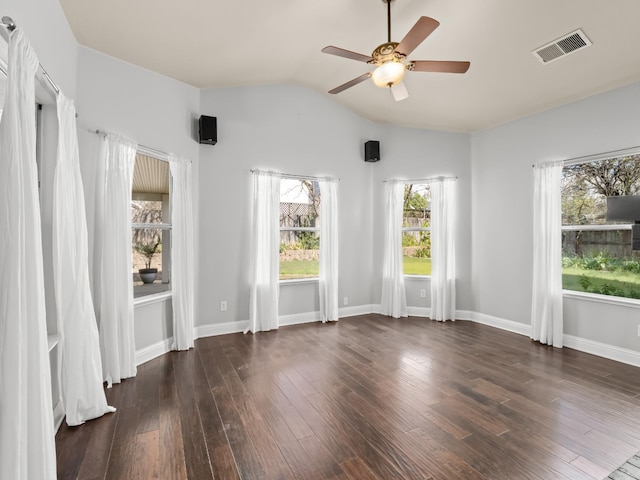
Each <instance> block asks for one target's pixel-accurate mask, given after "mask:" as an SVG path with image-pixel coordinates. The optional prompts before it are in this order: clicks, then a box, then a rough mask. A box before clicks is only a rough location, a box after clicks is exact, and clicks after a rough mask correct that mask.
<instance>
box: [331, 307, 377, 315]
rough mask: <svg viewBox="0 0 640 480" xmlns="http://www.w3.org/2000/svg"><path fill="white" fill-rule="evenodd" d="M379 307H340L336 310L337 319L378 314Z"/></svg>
mask: <svg viewBox="0 0 640 480" xmlns="http://www.w3.org/2000/svg"><path fill="white" fill-rule="evenodd" d="M379 312H380V305H358V306H354V307H342V308H339V309H338V317H339V318H344V317H355V316H356V315H367V314H369V313H379Z"/></svg>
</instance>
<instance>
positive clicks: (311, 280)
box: [278, 277, 320, 287]
mask: <svg viewBox="0 0 640 480" xmlns="http://www.w3.org/2000/svg"><path fill="white" fill-rule="evenodd" d="M319 281H320V277H305V278H289V279H286V280H278V283H279V284H280V286H281V287H282V286H285V285H300V284H305V283H318V282H319Z"/></svg>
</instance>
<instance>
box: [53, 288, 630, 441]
mask: <svg viewBox="0 0 640 480" xmlns="http://www.w3.org/2000/svg"><path fill="white" fill-rule="evenodd" d="M580 298H582V297H580ZM634 306H635V305H634ZM408 310H409V315H411V316H413V317H425V318H430V314H431V309H430V308H425V307H408ZM339 313H340V318H344V317H351V316H356V315H366V314H369V313H380V305H375V304H370V305H360V306H354V307H345V308H341V309H340V310H339ZM456 319H457V320H468V321H471V322H476V323H480V324H483V325H487V326H489V327H494V328H499V329H500V330H506V331H508V332H512V333H517V334H519V335H524V336H526V337H530V336H531V325H529V324H525V323H520V322H515V321H513V320H507V319H505V318H500V317H495V316H493V315H487V314H484V313H478V312H474V311H471V310H456ZM279 321H280V326H283V327H284V326H290V325H299V324H302V323H311V322H316V321H320V313H319V312H307V313H298V314H293V315H283V316H281V317H279ZM248 323H249V321H248V320H243V321H236V322H225V323H217V324H211V325H199V326H196V327H195V328H194V337H195V338H203V337H213V336H216V335H226V334H229V333H239V332H242V331H244V329H245V327H246V326H247V325H248ZM172 342H173V338H169V339H166V340H162V341H160V342H158V343H156V344H154V345H150V346H148V347H145V348H143V349H140V350H138V351H137V352H136V364H137V365H141V364H142V363H145V362H148V361H149V360H152V359H154V358H156V357H159V356H160V355H163V354H165V353H168V352H169V351H170V348H171V343H172ZM563 342H564V346H565V347H567V348H572V349H574V350H578V351H581V352H585V353H589V354H591V355H597V356H599V357H603V358H608V359H610V360H614V361H616V362H621V363H625V364H628V365H633V366H636V367H640V352H637V351H635V350H629V349H626V348H621V347H616V346H614V345H607V344H605V343H601V342H596V341H593V340H589V339H586V338H580V337H575V336H573V335H567V334H564V335H563ZM58 405H59V406H58ZM58 405H56V408H55V409H54V418H56V419H57V413H56V412H57V409H58V408H61V407H62V402H59V403H58ZM56 421H57V420H56ZM61 421H62V418H60V420H59V422H57V425H58V426H59V425H60V422H61ZM56 428H57V427H56Z"/></svg>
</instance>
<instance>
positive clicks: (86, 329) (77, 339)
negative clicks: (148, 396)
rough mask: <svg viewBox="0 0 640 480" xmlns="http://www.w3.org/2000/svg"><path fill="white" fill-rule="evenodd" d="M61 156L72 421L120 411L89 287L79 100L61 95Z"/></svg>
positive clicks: (58, 294)
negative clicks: (110, 400) (111, 401)
mask: <svg viewBox="0 0 640 480" xmlns="http://www.w3.org/2000/svg"><path fill="white" fill-rule="evenodd" d="M57 107H58V157H57V161H56V167H55V172H54V178H53V226H52V227H53V273H54V286H55V298H56V312H57V318H58V321H59V325H58V328H59V331H60V334H61V337H62V340H61V345H60V348H61V349H62V359H61V361H62V362H61V363H62V368H61V373H62V379H61V390H62V400H63V404H64V411H65V415H66V422H67V424H68V425H70V426H75V425H80V424H81V423H84V422H85V421H86V420H91V419H92V418H97V417H100V416H102V415H104V414H105V413H107V412H113V411H115V409H114V408H112V407H109V406H108V405H107V400H106V397H105V394H104V389H103V385H102V361H101V359H100V341H99V339H98V325H97V324H96V316H95V312H94V310H93V301H92V299H91V290H90V287H89V257H88V240H87V220H86V215H85V209H84V191H83V187H82V178H81V176H80V160H79V154H78V137H77V131H76V117H75V114H76V112H75V108H74V106H73V102H72V101H71V100H69V99H67V98H66V97H65V96H64V95H63V94H62V93H59V94H58V98H57Z"/></svg>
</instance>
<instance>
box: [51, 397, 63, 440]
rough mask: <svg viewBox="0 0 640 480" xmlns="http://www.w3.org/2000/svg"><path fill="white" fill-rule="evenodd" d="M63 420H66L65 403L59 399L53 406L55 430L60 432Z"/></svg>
mask: <svg viewBox="0 0 640 480" xmlns="http://www.w3.org/2000/svg"><path fill="white" fill-rule="evenodd" d="M62 420H64V405H62V400H58V403H56V406H55V407H53V431H54V432H56V433H57V432H58V429H59V428H60V425H62Z"/></svg>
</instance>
